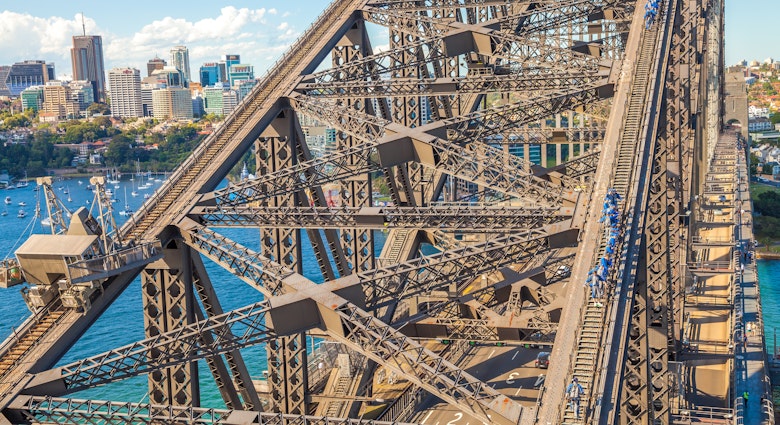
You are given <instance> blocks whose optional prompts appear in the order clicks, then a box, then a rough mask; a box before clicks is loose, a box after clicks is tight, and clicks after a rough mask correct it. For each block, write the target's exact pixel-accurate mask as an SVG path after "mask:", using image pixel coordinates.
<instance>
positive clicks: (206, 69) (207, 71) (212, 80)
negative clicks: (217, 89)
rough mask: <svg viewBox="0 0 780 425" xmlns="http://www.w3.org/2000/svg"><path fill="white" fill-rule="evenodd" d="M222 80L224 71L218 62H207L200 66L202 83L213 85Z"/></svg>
mask: <svg viewBox="0 0 780 425" xmlns="http://www.w3.org/2000/svg"><path fill="white" fill-rule="evenodd" d="M221 81H222V72H221V71H220V67H219V64H218V63H217V62H206V63H204V64H203V65H201V67H200V85H201V86H203V87H207V86H213V85H214V84H217V83H219V82H221Z"/></svg>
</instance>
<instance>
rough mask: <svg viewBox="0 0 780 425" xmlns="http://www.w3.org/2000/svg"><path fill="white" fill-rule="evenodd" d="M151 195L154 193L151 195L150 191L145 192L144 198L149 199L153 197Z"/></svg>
mask: <svg viewBox="0 0 780 425" xmlns="http://www.w3.org/2000/svg"><path fill="white" fill-rule="evenodd" d="M151 197H152V195H150V194H148V193H144V199H149V198H151Z"/></svg>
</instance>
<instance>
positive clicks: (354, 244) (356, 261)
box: [331, 21, 375, 273]
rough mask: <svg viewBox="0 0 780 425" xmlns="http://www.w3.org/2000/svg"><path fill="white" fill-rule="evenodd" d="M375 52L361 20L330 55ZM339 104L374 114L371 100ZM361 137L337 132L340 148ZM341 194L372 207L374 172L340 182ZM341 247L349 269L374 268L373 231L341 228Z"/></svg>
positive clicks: (345, 58)
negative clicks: (372, 50)
mask: <svg viewBox="0 0 780 425" xmlns="http://www.w3.org/2000/svg"><path fill="white" fill-rule="evenodd" d="M370 54H372V52H371V44H370V41H369V39H368V34H367V33H366V30H365V25H364V23H363V22H362V21H360V22H358V24H357V27H356V28H354V29H352V30H350V31H349V32H348V33H347V34H346V35H345V36H344V37H343V38H342V39H341V40H340V41H339V43H338V44H337V45H336V47H334V48H333V51H332V53H331V58H332V61H333V66H338V65H339V64H345V63H349V62H352V61H354V60H358V59H362V58H363V57H365V56H367V55H370ZM338 102H339V103H340V104H342V105H345V106H348V107H351V108H354V109H355V110H357V111H360V112H366V113H369V114H372V112H373V107H372V106H371V104H370V101H369V100H364V99H350V98H342V99H339V101H338ZM356 143H359V141H357V140H355V139H354V138H353V137H351V136H349V135H347V134H346V133H342V132H337V135H336V144H337V148H338V149H339V150H346V149H349V148H351V147H353V146H354V145H355V144H356ZM339 186H340V187H339V194H340V197H341V202H342V204H343V205H347V206H350V207H363V206H365V207H370V206H371V199H372V198H373V196H372V187H371V175H366V176H358V177H355V178H351V179H348V180H345V181H340V182H339ZM339 234H340V236H341V241H340V242H341V248H342V250H343V251H344V254H345V255H346V257H347V259H348V262H349V270H347V273H352V272H355V271H357V272H363V271H366V270H371V269H373V268H375V265H374V264H375V261H374V235H373V233H372V231H371V230H367V229H341V231H340V232H339Z"/></svg>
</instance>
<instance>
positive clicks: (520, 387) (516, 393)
mask: <svg viewBox="0 0 780 425" xmlns="http://www.w3.org/2000/svg"><path fill="white" fill-rule="evenodd" d="M522 389H523V386H522V385H520V386H519V387H517V391H515V397H517V395H518V394H520V390H522Z"/></svg>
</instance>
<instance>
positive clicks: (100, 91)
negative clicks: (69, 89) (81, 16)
mask: <svg viewBox="0 0 780 425" xmlns="http://www.w3.org/2000/svg"><path fill="white" fill-rule="evenodd" d="M70 58H71V61H72V63H73V79H74V80H88V81H91V82H92V89H93V93H95V100H96V101H100V102H105V100H106V71H105V68H104V65H103V37H101V36H99V35H74V36H73V48H72V49H70Z"/></svg>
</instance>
